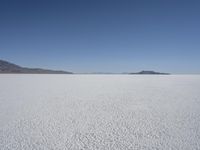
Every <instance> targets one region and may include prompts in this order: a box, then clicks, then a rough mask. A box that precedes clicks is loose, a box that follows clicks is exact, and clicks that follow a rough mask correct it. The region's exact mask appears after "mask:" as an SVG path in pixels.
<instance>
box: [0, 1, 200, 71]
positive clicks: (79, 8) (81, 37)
mask: <svg viewBox="0 0 200 150" xmlns="http://www.w3.org/2000/svg"><path fill="white" fill-rule="evenodd" d="M0 59H4V60H8V61H11V62H14V63H16V64H19V65H22V66H27V67H42V68H50V69H63V70H68V71H73V72H136V71H140V70H155V71H161V72H171V73H200V1H199V0H187V1H186V0H54V1H53V0H0Z"/></svg>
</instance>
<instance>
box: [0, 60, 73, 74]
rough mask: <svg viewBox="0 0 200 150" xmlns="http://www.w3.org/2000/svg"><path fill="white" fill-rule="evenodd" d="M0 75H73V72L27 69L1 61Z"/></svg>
mask: <svg viewBox="0 0 200 150" xmlns="http://www.w3.org/2000/svg"><path fill="white" fill-rule="evenodd" d="M0 73H26V74H72V72H68V71H61V70H50V69H42V68H26V67H21V66H19V65H16V64H13V63H10V62H8V61H4V60H0Z"/></svg>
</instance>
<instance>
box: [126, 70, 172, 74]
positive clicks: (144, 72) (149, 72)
mask: <svg viewBox="0 0 200 150" xmlns="http://www.w3.org/2000/svg"><path fill="white" fill-rule="evenodd" d="M129 74H141V75H145V74H147V75H148V74H150V75H151V74H152V75H159V74H160V75H169V73H161V72H155V71H144V70H143V71H140V72H136V73H129Z"/></svg>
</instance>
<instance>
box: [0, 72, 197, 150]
mask: <svg viewBox="0 0 200 150" xmlns="http://www.w3.org/2000/svg"><path fill="white" fill-rule="evenodd" d="M0 149H1V150H15V149H17V150H22V149H24V150H31V149H34V150H37V149H38V150H39V149H41V150H45V149H47V150H48V149H53V150H54V149H55V150H58V149H60V150H63V149H67V150H81V149H82V150H85V149H89V150H99V149H100V150H108V149H109V150H134V149H136V150H137V149H144V150H145V149H148V150H151V149H152V150H160V149H164V150H170V149H171V150H176V149H178V150H199V149H200V76H198V75H169V76H168V75H22V74H21V75H20V74H19V75H14V74H11V75H6V74H4V75H0Z"/></svg>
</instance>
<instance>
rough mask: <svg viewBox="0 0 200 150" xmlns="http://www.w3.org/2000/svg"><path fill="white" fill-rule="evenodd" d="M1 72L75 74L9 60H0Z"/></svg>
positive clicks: (142, 73)
mask: <svg viewBox="0 0 200 150" xmlns="http://www.w3.org/2000/svg"><path fill="white" fill-rule="evenodd" d="M0 73H1V74H2V73H13V74H14V73H19V74H20V73H24V74H73V73H72V72H68V71H61V70H50V69H41V68H26V67H21V66H18V65H16V64H13V63H10V62H8V61H4V60H0ZM84 74H117V73H103V72H96V73H84ZM121 74H130V75H148V74H149V75H169V73H161V72H155V71H140V72H136V73H121Z"/></svg>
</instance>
